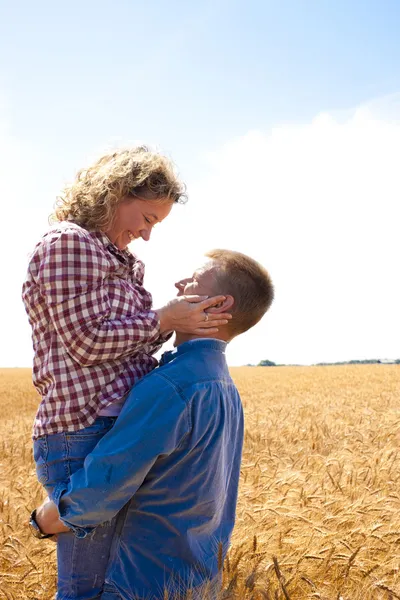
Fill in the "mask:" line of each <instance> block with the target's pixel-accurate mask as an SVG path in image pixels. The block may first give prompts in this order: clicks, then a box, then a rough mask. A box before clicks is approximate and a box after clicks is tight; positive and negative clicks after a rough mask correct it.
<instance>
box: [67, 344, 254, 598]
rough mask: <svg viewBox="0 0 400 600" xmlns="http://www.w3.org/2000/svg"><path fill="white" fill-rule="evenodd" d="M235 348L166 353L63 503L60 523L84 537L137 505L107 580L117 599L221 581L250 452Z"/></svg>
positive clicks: (124, 521) (123, 522) (122, 529)
mask: <svg viewBox="0 0 400 600" xmlns="http://www.w3.org/2000/svg"><path fill="white" fill-rule="evenodd" d="M225 347H226V343H225V342H222V341H219V340H215V339H199V340H193V341H189V342H185V343H183V344H181V345H180V346H179V347H178V348H176V349H175V350H174V351H172V352H169V353H166V354H165V355H164V357H163V360H162V362H161V366H160V368H159V369H157V370H156V371H153V372H152V373H151V374H149V375H147V376H146V377H145V378H144V379H143V380H142V381H141V382H140V383H139V384H137V385H136V386H135V388H134V389H133V391H132V392H131V394H130V396H129V398H128V400H127V402H126V404H125V406H124V408H123V411H122V412H121V415H120V417H119V418H118V420H117V421H116V424H115V426H114V428H113V430H111V431H110V432H109V433H108V434H107V435H106V436H105V437H104V438H103V440H101V442H100V443H99V444H98V446H97V447H96V449H95V451H94V452H93V453H92V455H90V457H89V460H90V461H92V463H91V464H88V465H86V463H85V471H86V473H85V476H84V477H82V481H80V480H79V476H77V477H75V476H73V477H72V479H71V485H72V497H73V500H74V502H73V503H71V504H69V502H68V496H69V494H68V493H67V494H66V495H65V496H63V497H62V498H61V502H60V507H59V508H60V514H61V515H62V517H63V519H64V520H65V521H66V522H67V523H68V522H69V523H71V525H72V526H74V528H75V529H78V530H79V529H80V524H82V525H83V526H84V527H86V526H88V525H89V526H90V525H92V524H96V522H98V521H99V513H100V514H101V515H103V516H104V518H103V519H102V520H104V519H105V518H107V516H108V514H109V515H112V514H115V512H117V510H119V508H121V507H122V506H123V505H124V504H125V503H126V502H127V501H128V500H129V499H130V498H132V499H131V500H130V501H129V502H128V503H127V504H126V506H125V508H124V509H123V511H122V512H121V513H120V516H119V522H118V527H117V535H116V537H115V540H114V544H113V548H112V551H111V557H110V566H109V570H108V574H107V589H110V590H113V591H115V592H117V593H118V594H119V595H120V596H121V597H122V598H123V599H124V600H128V599H131V598H136V597H137V598H141V599H142V598H145V599H146V600H147V599H151V600H153V599H157V600H159V599H160V600H161V599H163V598H164V595H163V588H164V587H167V588H169V589H170V590H173V591H174V593H175V592H176V591H177V590H182V591H183V590H185V589H187V588H190V587H194V588H196V587H198V586H201V585H202V584H204V583H205V582H206V581H208V580H213V579H215V577H216V576H217V574H218V553H219V551H220V547H221V548H222V556H223V557H224V556H225V553H226V551H227V548H228V545H229V540H230V535H231V532H232V529H233V525H234V520H235V510H236V501H237V490H238V481H239V473H240V460H241V451H242V443H243V413H242V405H241V401H240V397H239V394H238V392H237V389H236V387H235V385H234V383H233V381H232V379H231V377H230V375H229V371H228V367H227V364H226V360H225ZM89 460H88V462H89ZM74 477H75V480H74ZM88 487H89V488H90V487H92V488H93V494H94V495H95V500H93V499H91V500H90V502H88ZM70 489H71V488H70ZM80 490H82V491H81V493H80ZM81 494H82V495H81ZM132 496H133V497H132ZM81 498H82V500H81ZM89 504H90V508H89ZM104 507H107V511H108V513H104ZM96 511H97V512H96ZM117 597H118V596H117ZM172 597H173V596H172Z"/></svg>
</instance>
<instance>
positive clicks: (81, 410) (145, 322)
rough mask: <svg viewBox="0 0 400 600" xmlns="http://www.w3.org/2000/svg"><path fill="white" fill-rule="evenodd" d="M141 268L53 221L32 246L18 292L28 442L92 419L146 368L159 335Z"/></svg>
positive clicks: (94, 235) (102, 238) (101, 241)
mask: <svg viewBox="0 0 400 600" xmlns="http://www.w3.org/2000/svg"><path fill="white" fill-rule="evenodd" d="M143 276H144V265H143V263H142V262H141V261H140V260H138V259H137V258H136V257H135V256H134V255H133V254H131V253H130V252H129V251H128V250H123V251H120V250H118V248H117V247H116V246H114V245H113V244H112V243H111V242H110V240H109V239H108V237H107V236H106V235H105V234H104V233H102V232H89V231H87V230H86V229H83V228H82V227H80V226H78V225H75V224H74V223H67V222H64V223H60V224H58V225H57V226H56V227H53V228H52V229H50V231H49V232H47V233H46V234H45V235H44V236H43V238H42V239H41V241H40V242H39V243H38V244H37V246H36V248H35V250H34V252H33V254H32V256H31V260H30V263H29V267H28V273H27V277H26V281H25V282H24V285H23V290H22V297H23V301H24V304H25V308H26V311H27V313H28V317H29V322H30V324H31V326H32V339H33V348H34V352H35V356H34V363H33V383H34V385H35V387H36V389H37V390H38V392H39V394H40V395H41V397H42V401H41V403H40V406H39V409H38V412H37V415H36V418H35V421H34V426H33V437H34V439H35V438H37V437H39V436H41V435H44V434H51V433H58V432H62V431H76V430H78V429H82V428H83V427H87V426H89V425H91V424H92V423H93V421H94V420H95V418H96V416H97V415H98V414H99V412H100V411H101V410H102V409H104V408H105V407H106V406H107V405H108V404H109V403H110V402H114V401H118V400H121V399H122V398H124V397H125V396H126V394H127V393H128V392H129V390H130V389H131V387H132V386H133V384H134V383H136V381H138V380H139V379H140V378H141V377H143V376H144V375H146V374H147V373H148V372H149V371H151V370H152V369H154V367H155V366H156V365H157V360H156V359H155V358H153V356H151V355H152V354H153V353H154V352H156V351H157V350H158V349H159V348H160V346H161V344H162V343H163V342H164V341H165V340H166V339H167V338H165V337H163V336H160V331H159V319H158V316H157V314H156V313H155V312H154V311H152V310H151V304H152V298H151V295H150V294H149V292H147V291H146V290H145V289H144V287H143V285H142V283H143Z"/></svg>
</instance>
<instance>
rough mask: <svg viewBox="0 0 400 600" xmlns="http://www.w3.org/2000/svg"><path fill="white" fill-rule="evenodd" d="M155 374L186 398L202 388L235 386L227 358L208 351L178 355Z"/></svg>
mask: <svg viewBox="0 0 400 600" xmlns="http://www.w3.org/2000/svg"><path fill="white" fill-rule="evenodd" d="M153 373H154V374H158V375H159V376H160V377H161V378H162V379H163V380H164V381H166V382H168V385H169V386H171V387H173V388H174V389H176V390H177V391H178V390H179V391H180V392H181V393H183V394H184V395H185V396H191V395H192V394H193V393H194V392H195V391H196V390H200V388H203V389H204V388H208V389H211V388H212V387H215V386H217V385H218V384H221V383H223V384H224V385H225V386H226V385H228V386H234V382H233V380H232V378H231V376H230V373H229V370H228V367H227V365H226V360H225V356H224V355H223V354H222V353H218V352H210V351H207V349H200V350H196V351H195V352H188V353H185V354H182V355H179V354H178V355H177V357H176V358H175V359H173V360H171V361H170V362H168V363H167V364H165V365H161V366H160V367H158V369H156V370H155V371H154V372H153Z"/></svg>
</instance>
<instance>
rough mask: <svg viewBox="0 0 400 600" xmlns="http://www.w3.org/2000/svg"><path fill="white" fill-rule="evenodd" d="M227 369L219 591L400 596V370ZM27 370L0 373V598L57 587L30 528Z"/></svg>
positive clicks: (258, 597) (50, 550)
mask: <svg viewBox="0 0 400 600" xmlns="http://www.w3.org/2000/svg"><path fill="white" fill-rule="evenodd" d="M231 372H232V376H233V378H234V380H235V382H236V384H237V385H238V388H239V391H240V393H241V396H242V399H243V404H244V408H245V417H246V433H245V446H244V454H243V463H242V474H241V486H240V494H239V504H238V511H237V521H236V527H235V531H234V535H233V539H232V547H231V550H230V553H229V556H228V558H227V560H226V561H225V565H224V573H223V581H224V585H223V590H222V592H221V598H224V599H225V600H228V599H232V600H234V599H235V600H242V599H243V600H245V599H248V600H263V599H264V600H265V599H266V600H281V599H282V600H288V599H290V600H299V599H301V600H305V599H310V600H311V599H321V600H361V599H363V600H372V599H373V600H379V599H382V600H394V599H395V598H399V599H400V511H399V509H400V472H399V467H400V453H399V441H400V411H399V405H400V366H398V365H368V366H367V365H355V366H332V367H270V368H257V367H243V368H233V369H232V370H231ZM30 378H31V375H30V371H29V370H24V369H8V370H6V369H4V370H0V399H1V408H2V419H1V421H0V427H1V438H0V526H1V534H0V535H1V541H2V548H1V554H0V581H1V583H0V599H1V600H12V599H17V598H18V599H20V598H23V599H30V600H39V599H40V600H42V599H43V600H47V599H50V598H52V596H53V594H54V591H55V552H54V545H53V544H52V543H51V542H49V541H47V542H46V541H39V540H36V539H34V538H33V537H31V536H30V534H29V533H28V532H27V529H26V521H27V518H28V515H29V513H30V511H31V509H32V507H34V506H36V505H37V504H38V503H39V502H40V501H41V499H42V490H41V488H40V486H39V484H38V483H37V482H36V480H35V473H34V466H33V461H32V455H31V440H30V429H31V423H32V419H33V415H34V412H35V409H36V406H37V402H38V396H37V395H36V392H35V391H34V389H33V387H32V384H31V379H30ZM171 600H172V599H171Z"/></svg>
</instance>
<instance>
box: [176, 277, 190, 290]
mask: <svg viewBox="0 0 400 600" xmlns="http://www.w3.org/2000/svg"><path fill="white" fill-rule="evenodd" d="M189 281H190V277H189V278H187V279H181V280H180V281H177V282H176V283H175V287H176V288H177V289H178V290H181V289H182V288H184V287H185V285H186V284H187V283H189Z"/></svg>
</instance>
